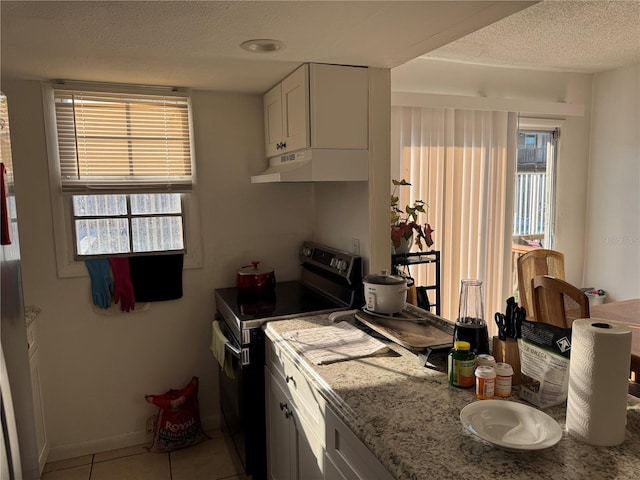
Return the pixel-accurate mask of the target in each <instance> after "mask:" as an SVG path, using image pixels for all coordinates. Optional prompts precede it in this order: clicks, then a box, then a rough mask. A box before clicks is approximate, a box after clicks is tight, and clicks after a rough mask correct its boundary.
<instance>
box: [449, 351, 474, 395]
mask: <svg viewBox="0 0 640 480" xmlns="http://www.w3.org/2000/svg"><path fill="white" fill-rule="evenodd" d="M470 349H471V345H470V344H469V342H464V341H461V340H459V341H457V342H454V344H453V349H452V350H451V351H450V352H449V357H448V362H447V363H448V372H449V385H453V386H454V387H458V388H471V387H473V385H474V384H475V379H474V375H473V372H474V370H475V368H476V355H475V354H474V353H473V352H472V351H471V350H470Z"/></svg>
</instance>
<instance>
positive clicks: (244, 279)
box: [236, 262, 276, 295]
mask: <svg viewBox="0 0 640 480" xmlns="http://www.w3.org/2000/svg"><path fill="white" fill-rule="evenodd" d="M259 265H260V262H251V265H245V266H244V267H242V268H240V270H238V274H237V276H236V286H237V287H238V290H239V291H240V293H241V294H243V295H245V294H247V295H256V294H261V293H266V292H271V291H273V289H274V288H275V286H276V274H275V272H274V271H273V269H270V268H264V267H260V266H259Z"/></svg>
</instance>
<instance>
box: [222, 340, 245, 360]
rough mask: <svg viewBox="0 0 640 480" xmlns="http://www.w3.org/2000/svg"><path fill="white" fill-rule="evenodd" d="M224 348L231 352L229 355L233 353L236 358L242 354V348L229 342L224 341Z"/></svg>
mask: <svg viewBox="0 0 640 480" xmlns="http://www.w3.org/2000/svg"><path fill="white" fill-rule="evenodd" d="M224 348H225V350H228V351H229V352H230V353H231V355H233V356H234V357H236V358H240V357H241V356H242V350H241V349H240V348H238V347H236V346H235V345H233V344H232V343H231V342H227V343H225V344H224Z"/></svg>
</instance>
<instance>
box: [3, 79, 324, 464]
mask: <svg viewBox="0 0 640 480" xmlns="http://www.w3.org/2000/svg"><path fill="white" fill-rule="evenodd" d="M2 89H3V91H4V93H5V94H6V95H7V97H8V101H9V111H10V115H11V117H10V121H11V133H12V145H13V153H14V165H15V177H16V198H17V205H18V213H19V216H20V236H21V246H22V258H23V280H24V297H25V303H26V304H34V305H37V306H38V307H40V308H41V309H42V313H41V314H40V316H39V318H38V323H39V331H40V341H41V352H42V353H41V361H42V382H43V385H42V389H43V393H44V406H45V410H46V419H47V430H48V435H49V438H50V442H51V447H52V450H51V455H50V457H49V460H50V461H51V460H55V459H57V458H64V457H69V456H75V455H80V454H83V453H91V452H94V451H99V450H103V449H109V448H117V447H122V446H125V445H128V444H129V445H130V444H135V443H140V442H144V441H146V440H147V439H148V438H149V437H148V436H145V434H144V428H145V421H146V419H147V417H148V416H149V415H151V414H153V413H156V411H157V409H156V408H155V407H152V406H150V405H148V404H147V403H146V402H145V399H144V395H145V394H148V393H163V392H164V391H166V390H168V389H169V388H178V387H181V386H183V385H184V384H186V382H187V381H188V380H189V379H190V378H191V376H192V375H197V376H199V377H200V382H201V388H200V395H199V398H200V410H201V415H202V417H203V419H204V420H205V422H206V423H207V424H208V425H209V426H212V427H215V426H218V425H219V422H220V417H219V415H220V414H219V396H218V388H217V382H218V366H217V364H216V363H215V361H214V359H213V357H212V355H211V352H210V350H209V342H210V338H211V321H212V320H213V314H214V310H215V305H214V296H213V291H214V289H215V288H217V287H227V286H232V285H234V283H235V273H236V271H237V269H238V268H239V267H240V266H242V265H245V264H246V263H247V262H249V261H251V260H254V259H257V260H261V261H263V262H264V263H265V265H266V264H268V265H269V266H271V267H273V268H274V269H275V271H276V276H277V278H278V280H279V281H283V280H292V279H295V278H297V277H298V275H299V266H298V257H297V253H298V248H299V245H300V244H301V242H302V241H303V240H305V239H307V238H311V237H312V235H313V215H312V214H310V212H312V211H313V201H312V200H313V189H312V186H311V185H309V184H274V185H253V184H251V183H250V181H249V177H250V175H252V174H257V173H259V172H261V171H262V170H263V169H264V168H265V167H266V160H265V158H264V147H263V122H262V98H261V97H260V96H256V95H239V94H238V95H236V94H227V93H225V94H218V93H212V92H195V93H194V95H193V118H194V136H195V153H196V161H197V164H196V168H197V175H198V187H197V190H196V195H197V197H198V199H199V204H200V205H199V206H200V217H201V230H202V237H203V238H202V241H203V254H204V267H203V268H199V269H189V270H185V272H184V275H183V280H184V297H183V298H182V299H179V300H175V301H171V302H162V303H154V304H152V306H151V309H150V310H149V311H146V312H140V313H138V312H136V313H129V314H127V313H123V314H118V315H113V316H105V315H98V314H96V313H94V312H93V310H92V308H91V301H90V286H89V279H88V277H80V278H65V279H59V278H58V277H57V273H56V264H55V256H54V248H53V242H54V238H53V228H52V222H51V208H50V197H49V184H48V165H47V157H46V145H45V138H44V124H43V111H42V98H41V90H40V84H39V83H37V82H31V81H3V84H2Z"/></svg>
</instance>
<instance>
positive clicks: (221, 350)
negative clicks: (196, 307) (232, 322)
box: [210, 320, 236, 378]
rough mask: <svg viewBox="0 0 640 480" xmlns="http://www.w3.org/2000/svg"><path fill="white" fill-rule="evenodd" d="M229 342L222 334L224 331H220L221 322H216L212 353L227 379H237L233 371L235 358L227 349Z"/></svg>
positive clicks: (213, 331)
mask: <svg viewBox="0 0 640 480" xmlns="http://www.w3.org/2000/svg"><path fill="white" fill-rule="evenodd" d="M228 341H229V340H228V339H227V337H225V336H224V333H222V330H220V322H218V321H217V320H214V321H213V325H212V335H211V347H210V348H211V351H212V352H213V356H214V357H216V360H218V363H219V364H220V368H221V369H222V371H223V372H224V373H225V374H226V375H227V377H229V378H235V376H236V374H235V372H234V371H233V358H232V357H231V354H230V353H229V352H228V351H227V349H226V347H225V345H226V344H227V342H228Z"/></svg>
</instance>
